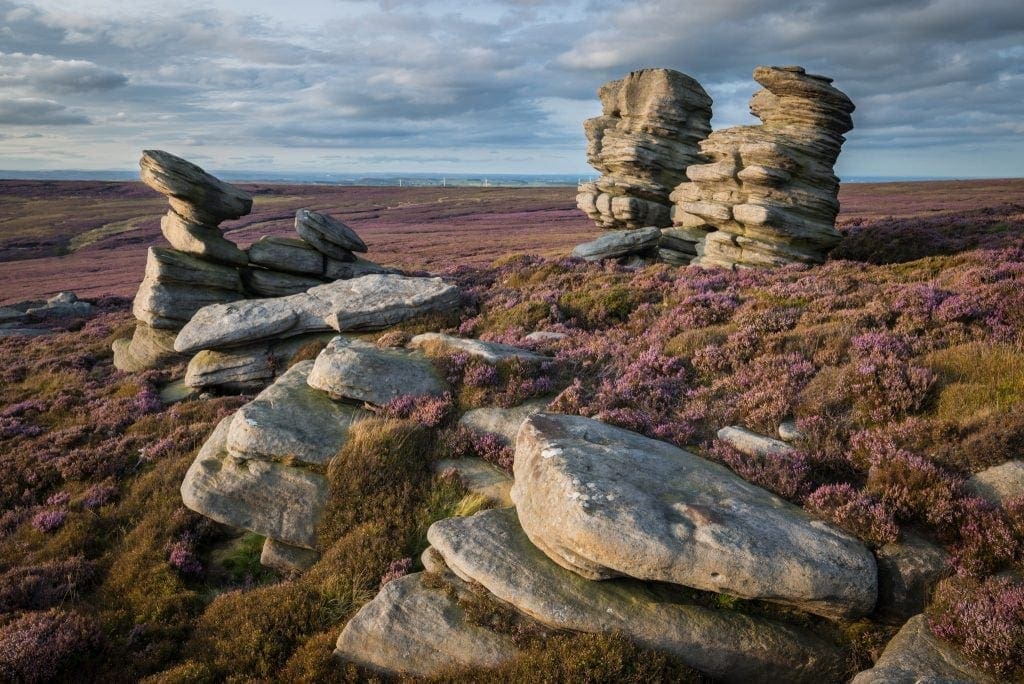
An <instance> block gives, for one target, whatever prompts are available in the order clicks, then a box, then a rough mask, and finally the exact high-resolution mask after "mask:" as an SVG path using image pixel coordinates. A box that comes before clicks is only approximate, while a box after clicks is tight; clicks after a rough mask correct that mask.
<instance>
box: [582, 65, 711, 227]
mask: <svg viewBox="0 0 1024 684" xmlns="http://www.w3.org/2000/svg"><path fill="white" fill-rule="evenodd" d="M598 96H599V97H600V98H601V108H602V114H601V116H598V117H594V118H593V119H587V121H586V122H584V124H583V128H584V130H585V131H586V134H587V161H588V162H589V163H590V164H591V165H592V166H593V167H594V168H595V169H597V170H598V171H600V172H601V174H602V175H601V177H600V178H599V179H598V180H597V181H595V182H593V183H584V184H583V185H581V186H580V189H579V194H578V195H577V196H576V203H577V205H578V206H579V208H580V209H582V210H583V211H584V212H585V213H586V214H587V216H589V217H591V218H592V219H594V221H595V222H596V223H597V225H598V226H600V227H602V228H608V229H632V228H642V227H644V226H668V225H670V224H671V218H670V209H671V204H672V202H671V200H670V199H669V194H670V193H671V192H672V189H673V188H675V187H676V186H677V185H678V184H679V183H681V182H683V181H685V180H686V175H685V174H686V169H687V167H688V166H689V165H690V164H693V163H698V162H700V161H701V157H700V150H699V148H698V143H699V142H700V141H701V140H703V139H704V138H706V137H707V135H708V133H710V132H711V98H710V97H708V94H707V93H706V92H704V89H703V88H702V87H701V85H700V84H699V83H697V81H695V80H693V79H692V78H690V77H689V76H687V75H686V74H682V73H679V72H678V71H673V70H671V69H642V70H640V71H634V72H632V73H630V74H629V75H628V76H626V77H625V78H623V79H621V80H618V81H611V82H609V83H606V84H605V85H603V86H602V87H601V89H600V90H599V91H598Z"/></svg>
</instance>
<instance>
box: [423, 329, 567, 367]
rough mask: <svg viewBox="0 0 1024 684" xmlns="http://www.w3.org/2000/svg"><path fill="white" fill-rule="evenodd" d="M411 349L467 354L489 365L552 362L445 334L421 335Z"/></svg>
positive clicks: (507, 346) (505, 346)
mask: <svg viewBox="0 0 1024 684" xmlns="http://www.w3.org/2000/svg"><path fill="white" fill-rule="evenodd" d="M407 346H408V347H409V348H410V349H419V350H421V351H426V352H430V351H435V350H436V351H439V352H442V353H448V354H454V353H457V352H465V353H466V354H469V355H470V356H474V357H476V358H478V359H483V360H484V361H486V362H487V363H490V364H495V363H500V362H502V361H507V360H509V359H519V360H521V361H536V362H541V361H550V360H551V357H550V356H543V355H541V354H537V353H536V352H532V351H528V350H526V349H520V348H519V347H513V346H512V345H510V344H499V343H498V342H485V341H484V340H477V339H472V338H466V337H454V336H452V335H445V334H443V333H435V332H428V333H421V334H419V335H416V336H415V337H413V338H412V339H411V340H409V344H408V345H407Z"/></svg>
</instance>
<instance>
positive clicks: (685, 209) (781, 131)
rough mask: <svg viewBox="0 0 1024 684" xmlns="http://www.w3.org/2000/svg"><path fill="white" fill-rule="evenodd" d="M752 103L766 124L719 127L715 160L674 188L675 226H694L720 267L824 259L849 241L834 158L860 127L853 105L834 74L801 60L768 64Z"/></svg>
mask: <svg viewBox="0 0 1024 684" xmlns="http://www.w3.org/2000/svg"><path fill="white" fill-rule="evenodd" d="M754 79H755V80H756V81H757V82H758V83H760V84H761V85H762V86H764V88H763V89H762V90H760V91H758V92H757V93H756V94H755V95H754V97H753V98H752V99H751V102H750V111H751V113H753V114H754V115H755V116H756V117H758V118H759V119H761V121H762V123H761V125H759V126H737V127H734V128H727V129H724V130H720V131H715V132H714V133H712V134H711V135H710V136H708V138H707V139H706V140H704V141H703V142H701V144H700V150H701V153H702V154H703V155H705V156H706V158H707V160H706V162H705V163H697V164H691V165H690V166H689V167H688V168H687V169H686V177H687V180H688V181H689V182H684V183H681V184H680V185H679V186H678V187H676V189H675V190H674V191H673V192H672V200H673V201H674V202H675V212H674V214H673V224H674V225H675V226H676V227H677V228H679V229H685V230H687V231H690V232H691V234H692V235H693V237H694V238H696V239H694V252H695V253H696V251H697V245H700V244H701V240H700V234H701V233H702V232H705V233H707V237H706V238H705V239H704V241H703V256H700V257H699V259H698V260H697V262H698V263H700V264H702V265H712V266H736V265H739V266H776V265H781V264H786V263H792V262H805V263H818V262H821V261H824V259H825V255H826V254H827V253H828V251H829V250H830V249H831V248H832V247H834V246H835V245H836V243H838V242H839V240H840V234H839V233H838V232H837V231H836V229H835V218H836V214H837V213H838V212H839V201H838V199H837V195H838V192H839V179H838V178H837V177H836V176H835V174H834V173H833V170H832V169H833V165H834V164H835V162H836V159H837V158H838V156H839V152H840V149H841V147H842V144H843V142H844V140H845V138H843V134H844V133H846V132H847V131H849V130H851V129H852V128H853V120H852V119H851V117H850V114H851V113H852V112H853V110H854V105H853V102H851V101H850V99H849V98H848V97H847V96H846V95H845V94H844V93H842V92H840V91H839V90H837V89H836V88H834V87H832V85H831V83H832V80H831V79H829V78H826V77H824V76H814V75H811V74H808V73H806V72H805V71H804V70H803V68H801V67H796V66H792V67H770V66H760V67H757V68H756V69H755V70H754Z"/></svg>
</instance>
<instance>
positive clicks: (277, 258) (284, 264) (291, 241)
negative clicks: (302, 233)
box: [248, 235, 324, 276]
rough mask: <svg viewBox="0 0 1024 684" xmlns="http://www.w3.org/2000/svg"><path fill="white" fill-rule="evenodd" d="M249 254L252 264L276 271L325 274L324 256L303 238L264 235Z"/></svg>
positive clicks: (251, 247) (250, 249) (253, 245)
mask: <svg viewBox="0 0 1024 684" xmlns="http://www.w3.org/2000/svg"><path fill="white" fill-rule="evenodd" d="M248 253H249V261H250V262H252V263H254V264H257V265H259V266H263V267H265V268H269V269H272V270H274V271H284V272H285V273H295V274H298V275H314V276H320V275H323V273H324V255H323V254H322V253H321V252H319V251H317V250H316V248H314V247H313V245H311V244H309V243H308V242H306V241H305V240H303V239H301V238H293V237H278V236H276V235H264V236H263V237H261V238H260V239H259V240H257V241H256V242H254V243H252V244H251V245H250V246H249V250H248Z"/></svg>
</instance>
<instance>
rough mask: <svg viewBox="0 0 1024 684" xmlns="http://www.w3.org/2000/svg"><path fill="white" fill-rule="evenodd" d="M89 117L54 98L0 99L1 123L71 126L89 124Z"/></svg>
mask: <svg viewBox="0 0 1024 684" xmlns="http://www.w3.org/2000/svg"><path fill="white" fill-rule="evenodd" d="M87 123H89V118H88V117H87V116H84V115H83V114H79V113H76V112H72V111H70V110H68V108H67V107H65V106H64V105H62V104H60V103H58V102H54V101H53V100H43V99H40V98H32V97H23V98H16V99H9V100H3V99H0V124H7V125H11V126H70V125H74V124H87Z"/></svg>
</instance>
